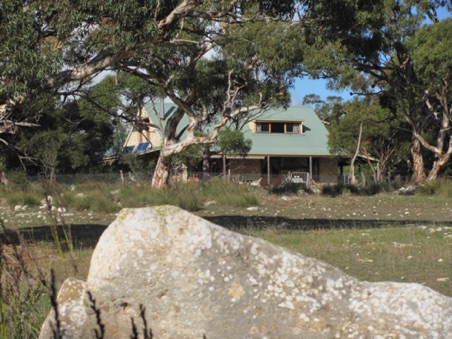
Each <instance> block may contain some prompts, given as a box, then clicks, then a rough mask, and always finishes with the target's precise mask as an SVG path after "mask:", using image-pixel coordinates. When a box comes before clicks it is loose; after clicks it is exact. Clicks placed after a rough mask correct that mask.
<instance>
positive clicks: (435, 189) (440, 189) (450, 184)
mask: <svg viewBox="0 0 452 339" xmlns="http://www.w3.org/2000/svg"><path fill="white" fill-rule="evenodd" d="M416 193H418V194H420V195H440V196H444V197H448V198H450V197H452V180H450V179H447V178H439V179H434V180H429V181H425V182H424V183H423V184H422V185H420V186H419V187H417V189H416Z"/></svg>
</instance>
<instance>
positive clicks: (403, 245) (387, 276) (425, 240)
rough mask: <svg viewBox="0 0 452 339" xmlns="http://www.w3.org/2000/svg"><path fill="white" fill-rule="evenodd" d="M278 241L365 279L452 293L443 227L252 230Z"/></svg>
mask: <svg viewBox="0 0 452 339" xmlns="http://www.w3.org/2000/svg"><path fill="white" fill-rule="evenodd" d="M245 233H246V234H249V235H253V236H257V237H260V238H263V239H265V240H267V241H270V242H272V243H274V244H277V245H280V246H283V247H286V248H288V249H290V250H292V251H295V252H299V253H301V254H303V255H305V256H308V257H313V258H316V259H319V260H322V261H324V262H326V263H329V264H331V265H333V266H335V267H338V268H339V269H341V270H343V271H344V272H346V273H347V274H349V275H351V276H354V277H356V278H358V279H361V280H366V281H399V282H416V283H421V284H423V285H426V286H429V287H431V288H433V289H434V290H436V291H438V292H440V293H443V294H445V295H449V296H451V295H452V276H451V271H450V267H452V242H451V241H450V238H448V234H450V233H451V231H449V230H447V229H444V228H441V227H429V228H421V227H394V228H375V229H350V230H349V229H347V230H344V229H335V230H334V229H333V230H329V229H328V230H327V229H322V230H314V231H301V230H300V231H298V230H290V231H289V230H281V229H278V228H270V229H266V230H261V231H258V230H249V231H246V232H245Z"/></svg>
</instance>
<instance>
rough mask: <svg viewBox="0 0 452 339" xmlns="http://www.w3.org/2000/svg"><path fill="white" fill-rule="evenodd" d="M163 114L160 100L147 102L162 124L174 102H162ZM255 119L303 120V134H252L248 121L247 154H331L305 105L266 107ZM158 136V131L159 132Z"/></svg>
mask: <svg viewBox="0 0 452 339" xmlns="http://www.w3.org/2000/svg"><path fill="white" fill-rule="evenodd" d="M163 106H164V114H163V115H162V114H161V111H162V104H161V103H155V104H154V103H148V104H147V105H146V106H145V109H146V112H147V114H148V115H149V118H150V120H151V121H152V122H153V123H157V124H158V121H159V118H158V116H160V117H162V119H161V121H162V123H163V124H164V123H165V121H166V119H167V118H168V116H170V115H171V113H172V112H174V110H175V108H176V106H175V105H174V104H170V103H165V104H164V105H163ZM255 121H267V122H269V121H278V122H303V134H282V133H281V134H277V133H253V132H252V131H251V129H250V124H247V125H245V126H244V128H243V132H244V134H245V137H246V138H248V139H251V140H252V142H253V145H252V148H251V151H250V152H249V153H248V156H331V155H333V154H331V153H330V152H329V150H328V131H327V129H326V128H325V126H324V125H323V124H322V122H321V121H320V119H319V118H318V117H317V115H316V114H315V112H314V110H313V109H312V108H310V107H307V106H292V107H289V108H287V109H283V108H277V109H270V110H267V111H265V112H263V113H262V114H260V115H259V116H258V117H257V118H256V119H255ZM187 123H188V118H187V116H184V117H183V119H182V121H181V123H180V124H179V126H178V131H180V130H182V128H184V127H185V126H186V124H187ZM160 134H161V135H162V133H161V132H160Z"/></svg>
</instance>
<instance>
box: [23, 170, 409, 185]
mask: <svg viewBox="0 0 452 339" xmlns="http://www.w3.org/2000/svg"><path fill="white" fill-rule="evenodd" d="M152 176H153V172H122V171H118V172H114V173H113V172H112V173H100V174H59V175H56V176H55V182H57V183H61V184H67V185H76V184H83V183H88V182H101V183H108V184H117V185H120V184H129V183H134V182H149V183H150V182H151V181H152ZM215 177H217V178H218V177H219V178H224V180H227V181H229V182H234V183H238V184H246V185H253V186H258V185H261V186H267V185H268V179H270V185H272V186H278V185H281V184H283V183H287V182H290V178H289V177H288V175H287V174H274V175H271V176H270V178H268V176H267V174H256V173H240V174H239V173H233V172H231V171H229V172H227V173H226V175H223V173H218V172H215V173H203V172H187V171H171V173H170V178H169V181H170V183H175V182H182V181H206V180H209V179H211V178H215ZM355 178H356V181H355V184H356V185H357V186H367V185H370V184H373V183H375V179H374V177H373V176H363V175H358V176H356V177H355ZM316 179H317V178H314V179H312V178H310V177H309V178H308V179H307V180H305V181H307V182H306V183H307V184H308V185H310V184H312V183H314V184H338V183H341V184H351V183H352V180H351V177H350V176H348V175H342V176H329V177H326V176H323V177H322V181H321V182H319V181H318V180H316ZM28 180H29V181H30V182H34V183H37V182H42V181H46V177H45V176H33V177H29V178H28ZM382 181H383V182H391V183H394V182H396V183H398V184H399V185H400V186H403V185H407V184H408V183H409V182H410V178H409V177H402V176H395V177H391V178H390V179H389V178H385V179H384V180H382Z"/></svg>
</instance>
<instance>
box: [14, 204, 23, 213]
mask: <svg viewBox="0 0 452 339" xmlns="http://www.w3.org/2000/svg"><path fill="white" fill-rule="evenodd" d="M22 207H23V206H22V205H16V206H14V211H15V212H18V211H22Z"/></svg>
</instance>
